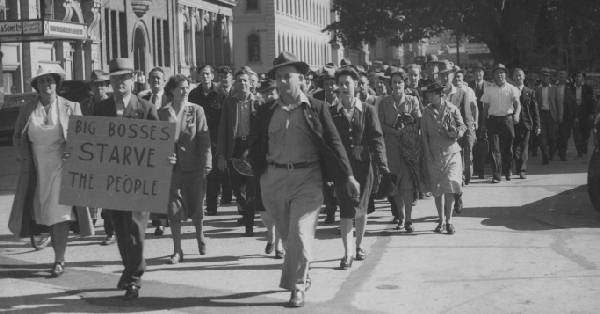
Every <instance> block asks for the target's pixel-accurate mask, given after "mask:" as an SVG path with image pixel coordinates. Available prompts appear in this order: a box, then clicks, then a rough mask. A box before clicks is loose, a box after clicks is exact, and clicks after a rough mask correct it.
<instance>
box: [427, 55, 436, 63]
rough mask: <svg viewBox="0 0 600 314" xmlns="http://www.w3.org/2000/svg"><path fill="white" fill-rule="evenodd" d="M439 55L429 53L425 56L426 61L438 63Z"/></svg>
mask: <svg viewBox="0 0 600 314" xmlns="http://www.w3.org/2000/svg"><path fill="white" fill-rule="evenodd" d="M438 62H439V61H438V57H437V55H427V57H425V63H438Z"/></svg>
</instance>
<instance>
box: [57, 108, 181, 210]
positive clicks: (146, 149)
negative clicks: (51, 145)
mask: <svg viewBox="0 0 600 314" xmlns="http://www.w3.org/2000/svg"><path fill="white" fill-rule="evenodd" d="M174 133H175V125H174V124H172V123H169V122H161V121H149V120H136V119H123V118H112V117H111V118H109V117H84V116H71V117H70V120H69V130H68V133H67V151H69V152H70V153H71V155H70V157H69V158H68V159H67V160H66V161H65V164H64V167H63V172H62V182H61V190H60V199H59V200H60V201H59V202H60V203H61V204H66V205H77V206H89V207H101V208H104V209H119V210H128V211H151V212H157V213H166V212H167V203H168V199H169V188H170V184H171V172H172V170H173V165H171V164H170V163H169V160H168V157H169V156H170V155H171V154H173V150H174V139H173V136H174Z"/></svg>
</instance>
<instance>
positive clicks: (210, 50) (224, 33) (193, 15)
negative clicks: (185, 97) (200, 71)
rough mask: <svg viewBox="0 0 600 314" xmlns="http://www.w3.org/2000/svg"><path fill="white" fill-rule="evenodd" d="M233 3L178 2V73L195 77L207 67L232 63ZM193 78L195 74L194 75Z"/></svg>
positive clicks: (180, 0)
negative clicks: (202, 68)
mask: <svg viewBox="0 0 600 314" xmlns="http://www.w3.org/2000/svg"><path fill="white" fill-rule="evenodd" d="M235 4H236V2H235V1H233V0H226V1H225V0H220V1H216V0H214V1H198V0H179V1H178V3H177V21H178V22H177V29H178V31H177V38H178V44H177V51H178V53H176V54H174V55H175V56H174V57H175V58H176V59H177V70H178V72H180V73H183V74H186V75H188V74H194V73H195V72H197V71H195V70H196V69H197V68H198V67H200V66H202V65H204V64H211V65H213V66H221V65H229V66H231V65H232V63H233V56H232V47H233V44H232V43H233V22H232V19H233V10H232V8H233V7H234V6H235ZM192 76H193V75H192Z"/></svg>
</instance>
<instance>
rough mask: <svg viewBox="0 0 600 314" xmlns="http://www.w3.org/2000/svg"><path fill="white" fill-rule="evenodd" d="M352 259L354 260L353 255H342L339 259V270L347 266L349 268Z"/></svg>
mask: <svg viewBox="0 0 600 314" xmlns="http://www.w3.org/2000/svg"><path fill="white" fill-rule="evenodd" d="M353 261H354V257H353V256H344V257H342V259H341V260H340V269H341V270H346V269H348V268H351V267H352V262H353Z"/></svg>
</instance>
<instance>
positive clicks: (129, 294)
mask: <svg viewBox="0 0 600 314" xmlns="http://www.w3.org/2000/svg"><path fill="white" fill-rule="evenodd" d="M125 290H126V291H125V295H124V296H123V299H125V300H127V301H129V300H133V299H137V298H138V297H139V296H140V288H139V287H138V286H136V285H129V286H128V287H127V289H125Z"/></svg>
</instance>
